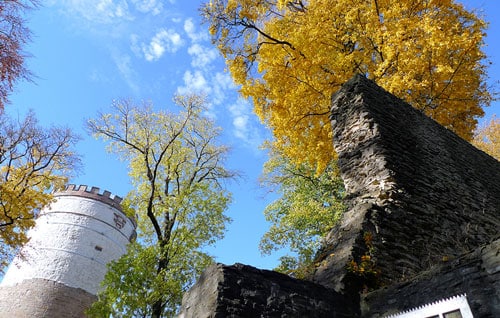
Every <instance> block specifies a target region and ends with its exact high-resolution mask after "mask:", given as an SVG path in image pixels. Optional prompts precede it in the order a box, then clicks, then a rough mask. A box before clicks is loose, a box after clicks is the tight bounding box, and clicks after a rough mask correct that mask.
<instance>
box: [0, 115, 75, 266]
mask: <svg viewBox="0 0 500 318" xmlns="http://www.w3.org/2000/svg"><path fill="white" fill-rule="evenodd" d="M78 140H79V137H77V136H76V135H74V133H73V132H72V131H71V130H70V129H69V128H61V127H52V128H49V129H46V128H42V127H40V126H39V124H38V122H37V120H36V118H35V115H34V113H33V112H30V113H28V115H27V116H26V117H25V118H24V119H23V120H16V119H13V118H10V117H7V115H6V114H1V115H0V269H1V268H3V267H4V266H5V265H6V264H7V263H8V262H9V261H10V259H11V256H12V255H11V253H12V252H13V251H15V249H16V248H18V247H20V246H22V245H23V244H24V243H26V242H27V239H28V238H27V236H26V231H27V230H28V229H29V228H30V227H32V226H33V225H34V224H35V216H36V213H37V211H39V209H40V208H42V207H43V206H44V205H46V204H48V203H49V202H50V201H51V200H52V194H51V191H53V190H55V189H58V188H60V187H62V186H64V185H65V183H66V181H67V180H68V178H69V177H71V176H72V175H74V173H75V172H76V171H78V169H79V167H80V158H79V156H78V155H77V154H75V152H74V146H75V144H76V142H77V141H78Z"/></svg>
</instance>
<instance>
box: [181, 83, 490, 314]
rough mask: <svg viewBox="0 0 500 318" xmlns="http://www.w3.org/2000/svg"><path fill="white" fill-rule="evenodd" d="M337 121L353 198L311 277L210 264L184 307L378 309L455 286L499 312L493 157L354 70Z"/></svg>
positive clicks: (479, 305) (421, 300)
mask: <svg viewBox="0 0 500 318" xmlns="http://www.w3.org/2000/svg"><path fill="white" fill-rule="evenodd" d="M332 125H333V128H334V147H335V150H336V152H337V154H338V163H339V167H340V171H341V176H342V178H343V180H344V183H345V186H346V194H347V196H346V199H345V202H346V204H347V206H348V210H347V211H346V212H345V214H344V215H343V216H342V218H341V220H340V221H339V223H338V225H337V226H336V227H335V228H333V229H332V230H331V232H330V233H329V235H328V237H327V238H326V240H325V243H324V245H323V247H322V248H321V250H320V251H319V252H318V254H317V255H318V256H317V258H316V262H315V264H318V265H317V266H316V268H315V270H314V272H313V274H312V275H311V277H310V278H309V280H310V281H309V282H306V281H299V280H294V279H293V278H290V277H287V276H285V275H281V274H277V273H273V272H269V271H261V270H257V269H254V268H251V267H248V266H244V265H238V266H234V267H227V266H224V265H217V266H215V267H211V268H210V269H209V270H208V271H207V272H205V274H204V275H203V276H202V278H201V279H200V281H199V282H198V283H197V284H196V285H195V287H194V288H193V289H192V290H191V291H189V292H188V293H187V294H186V295H185V297H184V299H183V305H182V309H183V311H182V312H181V317H183V318H187V317H344V316H346V317H361V316H362V317H380V316H384V315H386V314H391V313H394V312H396V311H401V310H408V309H410V308H412V307H417V306H422V305H424V304H425V303H428V302H434V301H437V300H440V299H443V298H446V297H449V296H454V295H457V294H467V299H468V300H469V301H470V302H471V304H470V305H471V309H472V310H473V313H474V315H475V316H474V317H476V318H477V317H500V308H499V307H500V305H499V298H500V296H499V290H500V288H499V287H500V286H499V284H500V280H499V274H498V272H499V271H500V266H499V265H500V251H499V243H498V242H499V241H498V238H499V235H500V233H499V231H498V229H499V228H500V162H498V161H497V160H495V159H494V158H492V157H490V156H488V155H487V154H486V153H484V152H482V151H480V150H478V149H476V148H474V147H473V146H471V145H470V144H469V143H468V142H466V141H464V140H462V139H461V138H460V137H458V136H457V135H455V134H454V133H453V132H451V131H449V130H447V129H446V128H444V127H442V126H441V125H439V124H437V123H436V122H435V121H433V120H432V119H431V118H428V117H426V116H425V115H423V114H422V113H421V112H419V111H418V110H415V109H414V108H412V107H411V106H410V105H408V104H407V103H405V102H403V101H402V100H400V99H398V98H396V97H395V96H393V95H391V94H389V93H387V92H386V91H384V90H383V89H382V88H380V87H378V86H377V85H376V84H374V83H373V82H372V81H369V80H368V79H366V78H365V77H363V76H359V75H358V76H355V77H354V78H353V79H351V80H350V81H349V82H347V83H346V84H345V85H344V86H343V87H342V88H341V89H340V90H339V92H338V93H336V94H335V95H334V96H333V98H332ZM495 240H497V241H495ZM491 242H493V243H491ZM321 286H323V287H321ZM322 290H323V291H322ZM318 291H319V292H318ZM207 295H209V296H207ZM325 297H326V298H325Z"/></svg>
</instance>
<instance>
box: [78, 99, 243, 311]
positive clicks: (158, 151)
mask: <svg viewBox="0 0 500 318" xmlns="http://www.w3.org/2000/svg"><path fill="white" fill-rule="evenodd" d="M174 101H175V103H176V104H177V105H179V106H180V107H181V109H182V110H181V111H180V112H178V113H170V112H166V111H154V110H153V108H152V105H150V104H143V105H140V106H134V105H132V103H131V102H129V101H116V102H114V103H113V109H114V113H112V114H101V115H99V117H98V118H97V119H93V120H89V121H88V128H89V130H90V132H92V133H93V134H94V135H95V136H96V137H99V138H103V139H104V140H106V141H108V142H109V148H108V149H109V150H110V151H111V152H113V153H116V154H117V155H119V156H120V158H121V159H122V160H124V161H126V162H127V163H128V165H129V175H130V178H131V181H132V184H133V190H132V191H131V192H130V193H129V194H128V195H127V197H126V200H125V201H124V206H125V209H126V210H127V211H135V213H136V214H137V217H138V240H137V243H135V244H132V245H131V246H130V248H129V250H128V253H127V254H126V255H124V256H123V257H122V258H121V259H120V260H118V261H116V262H114V263H113V264H112V265H111V267H110V269H109V271H108V274H107V276H106V278H105V285H104V286H105V289H104V291H103V292H102V293H100V294H99V301H98V302H97V303H96V304H94V306H93V307H92V308H91V310H90V311H89V314H91V315H92V316H95V317H104V316H108V315H109V314H112V315H113V316H120V317H121V316H125V317H132V316H133V317H171V316H173V315H174V314H175V312H176V310H177V309H178V306H179V304H180V301H181V297H182V293H183V291H185V290H186V289H187V288H188V287H189V286H190V285H191V284H192V283H193V282H194V280H195V279H196V278H197V277H198V275H199V274H200V272H201V270H202V269H204V268H205V267H206V266H207V265H208V264H209V263H210V262H211V261H212V258H211V257H210V256H209V255H207V254H205V253H203V252H202V249H203V247H204V246H206V245H207V244H212V243H214V242H215V241H216V240H217V239H219V238H221V237H223V234H224V230H225V225H226V223H227V222H228V221H229V218H228V217H227V216H225V214H224V211H225V210H226V208H227V206H228V204H229V203H230V193H228V192H227V190H226V189H225V186H224V182H225V181H228V180H230V179H232V178H234V177H235V176H236V175H235V173H234V172H231V171H229V170H227V169H226V168H225V167H224V160H225V156H226V154H227V152H228V148H227V147H225V146H223V145H220V144H219V143H218V140H217V139H218V136H219V134H220V128H218V127H216V126H214V123H213V121H212V120H210V119H208V118H206V117H204V116H203V111H204V105H205V100H204V99H203V98H202V97H200V96H196V95H190V96H176V97H175V99H174ZM133 213H134V212H132V214H133Z"/></svg>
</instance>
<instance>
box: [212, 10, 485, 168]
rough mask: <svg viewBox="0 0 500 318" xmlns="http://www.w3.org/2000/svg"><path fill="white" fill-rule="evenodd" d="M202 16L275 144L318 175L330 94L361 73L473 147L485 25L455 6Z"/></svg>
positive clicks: (327, 139) (326, 142) (328, 149)
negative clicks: (469, 141) (270, 130)
mask: <svg viewBox="0 0 500 318" xmlns="http://www.w3.org/2000/svg"><path fill="white" fill-rule="evenodd" d="M211 3H212V4H215V5H212V6H206V7H205V8H204V13H205V17H206V19H207V21H208V22H209V23H210V24H211V26H210V29H211V30H212V34H213V36H214V40H215V42H216V43H217V45H218V47H219V49H220V50H221V51H222V52H223V53H224V54H225V57H226V59H227V64H228V66H229V67H228V68H229V70H230V72H231V74H232V76H233V78H234V79H235V81H236V82H237V83H238V84H240V85H241V93H242V94H243V95H244V96H246V97H248V98H251V100H252V101H253V104H254V109H255V113H256V114H257V115H258V116H259V117H260V118H261V120H262V121H263V122H264V123H265V124H267V125H268V126H269V127H270V128H271V129H272V131H273V134H274V137H275V147H277V148H279V149H280V150H281V151H283V152H284V154H285V155H286V156H288V157H290V158H292V159H293V160H295V161H297V162H299V163H300V162H303V161H308V162H309V163H310V164H314V165H316V167H317V169H318V171H321V170H322V169H323V168H324V167H325V166H326V164H327V163H328V162H329V161H330V160H331V158H332V154H333V148H332V144H331V133H332V132H331V126H330V121H329V118H328V115H329V108H330V97H331V95H332V94H333V93H334V92H336V91H337V90H338V89H339V88H340V86H341V85H342V84H343V83H344V82H346V81H347V80H348V79H349V78H351V77H352V76H353V75H354V74H355V73H362V74H365V75H366V76H368V77H369V78H370V79H373V80H374V81H376V82H377V83H378V84H379V85H380V86H382V87H383V88H385V89H386V90H388V91H389V92H391V93H393V94H395V95H397V96H399V97H400V98H403V99H405V100H407V101H408V102H409V103H411V104H412V105H413V106H414V107H416V108H418V109H420V110H422V111H424V112H425V113H426V114H428V115H429V116H431V117H432V118H434V119H435V120H436V121H438V122H439V123H441V124H442V125H444V126H445V127H448V128H450V129H452V130H453V131H455V132H456V133H458V134H459V135H460V136H462V137H463V138H465V139H466V140H471V139H472V137H473V131H474V129H475V127H476V125H477V120H476V118H478V117H480V116H482V115H483V110H482V107H483V106H485V105H488V104H489V103H490V101H491V95H490V93H489V91H488V89H487V87H486V86H485V83H484V79H485V72H486V69H485V64H484V63H483V62H484V60H485V55H484V53H483V52H482V50H481V47H482V46H483V36H484V29H485V28H486V23H485V22H484V21H483V20H481V19H480V18H479V17H477V16H476V15H475V14H473V13H471V12H468V11H467V10H465V8H464V7H463V6H462V5H461V4H458V3H456V2H455V1H453V0H439V1H438V0H427V1H413V0H397V1H396V0H338V1H329V0H328V1H327V0H311V1H307V2H303V1H301V0H294V1H281V0H278V1H263V0H212V2H211Z"/></svg>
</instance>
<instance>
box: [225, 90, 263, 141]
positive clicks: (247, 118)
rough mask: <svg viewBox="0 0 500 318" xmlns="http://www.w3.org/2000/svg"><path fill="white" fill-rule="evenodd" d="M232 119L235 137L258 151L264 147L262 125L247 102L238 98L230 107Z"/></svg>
mask: <svg viewBox="0 0 500 318" xmlns="http://www.w3.org/2000/svg"><path fill="white" fill-rule="evenodd" d="M228 110H229V112H230V114H231V117H232V124H233V133H234V136H235V137H236V138H238V139H240V140H242V141H243V142H244V143H245V144H246V145H247V146H249V147H250V148H253V149H255V150H257V149H258V148H259V146H261V145H262V142H263V141H264V137H263V136H262V130H261V127H260V124H259V123H258V122H257V121H256V118H255V115H253V114H252V109H251V105H250V103H249V102H248V101H247V100H244V99H242V98H238V99H237V100H236V102H235V103H234V104H232V105H230V106H229V107H228Z"/></svg>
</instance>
